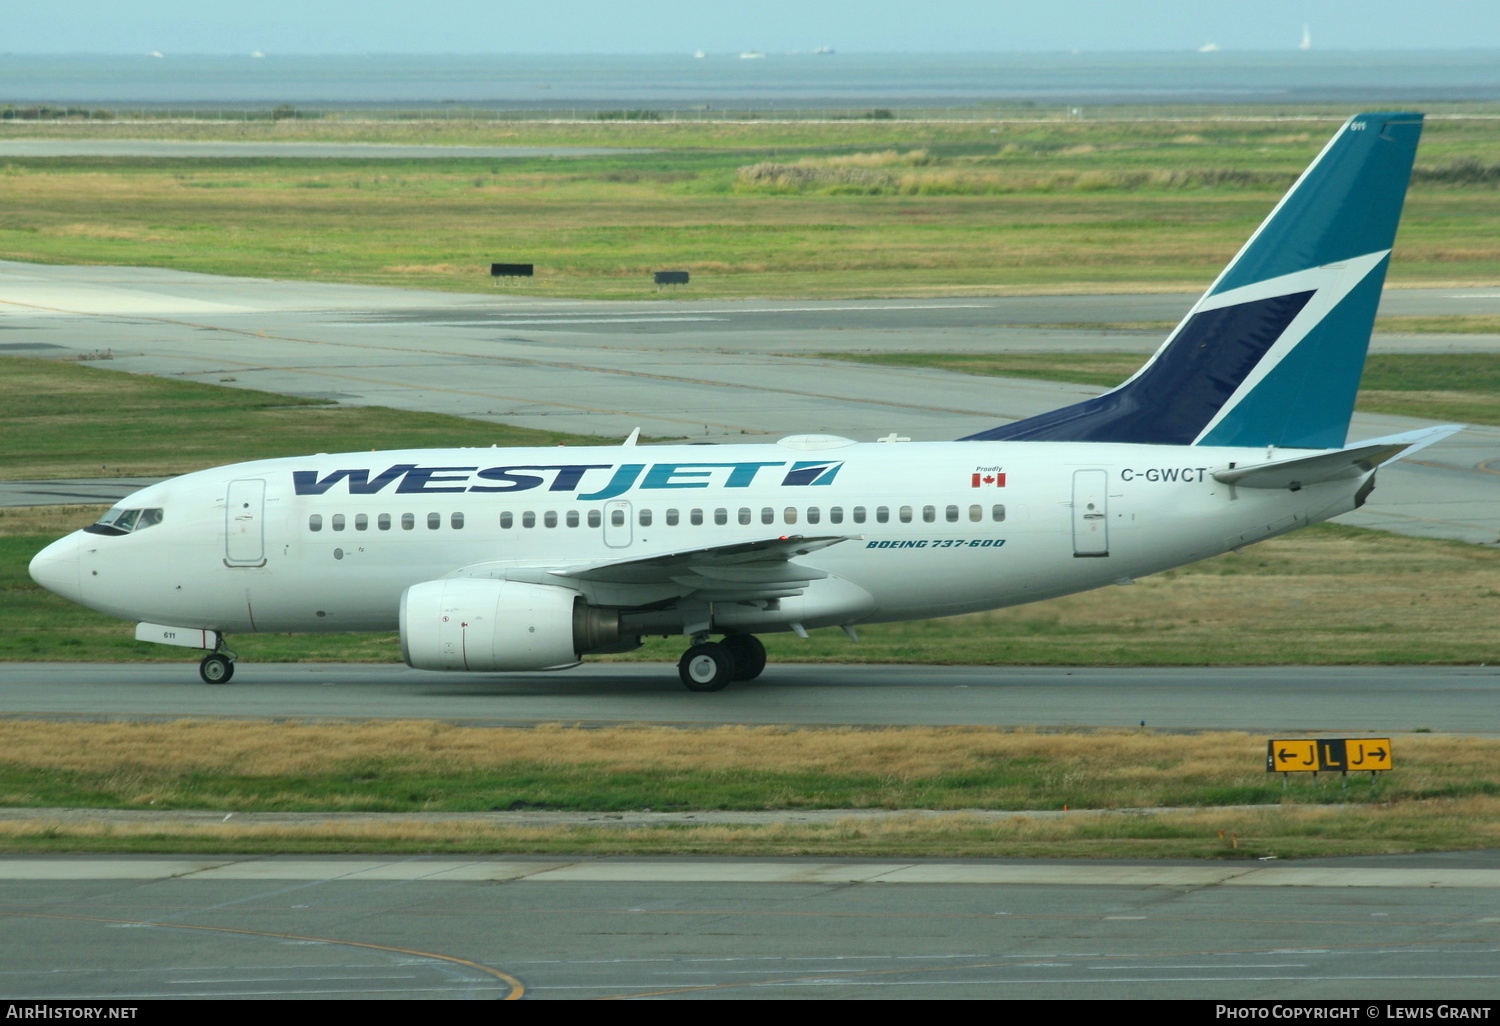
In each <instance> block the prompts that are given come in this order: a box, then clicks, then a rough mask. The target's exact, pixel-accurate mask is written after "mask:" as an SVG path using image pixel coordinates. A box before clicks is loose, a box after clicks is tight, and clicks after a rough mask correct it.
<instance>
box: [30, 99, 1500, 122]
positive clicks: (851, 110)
mask: <svg viewBox="0 0 1500 1026" xmlns="http://www.w3.org/2000/svg"><path fill="white" fill-rule="evenodd" d="M1407 106H1413V107H1415V108H1416V109H1421V110H1425V111H1426V112H1427V113H1428V115H1429V116H1430V117H1444V116H1448V117H1485V118H1493V117H1500V103H1494V102H1479V101H1470V102H1449V103H1430V102H1429V103H1419V104H1408V105H1407ZM1349 113H1350V108H1349V106H1348V104H1330V103H1316V104H1311V103H1308V104H1298V103H1259V104H1231V103H1217V104H1139V103H1136V104H1094V105H1087V104H1079V103H1059V104H1041V103H1027V102H1017V103H976V104H971V105H968V106H946V107H934V106H894V105H893V106H872V107H796V106H784V107H777V106H774V105H768V106H744V107H727V106H721V107H711V106H708V105H699V106H684V107H647V106H637V107H618V106H606V105H589V104H578V105H575V106H569V107H489V106H466V105H459V104H440V105H434V106H430V107H405V108H381V107H358V106H321V107H320V106H294V105H291V104H282V105H279V106H276V107H217V106H208V105H193V106H170V107H169V106H138V107H132V108H121V107H110V108H106V107H97V106H83V105H77V104H56V105H53V104H38V103H27V104H18V103H9V104H8V103H4V102H3V101H0V124H4V123H11V124H15V123H25V124H36V123H48V122H52V123H56V122H75V123H76V122H168V121H171V122H194V121H199V122H266V121H327V122H343V123H349V122H369V121H378V122H401V121H450V122H453V121H457V122H464V121H468V122H552V123H591V122H620V123H631V122H635V123H646V124H663V123H667V124H673V123H684V122H685V123H696V122H704V123H735V122H755V121H764V122H775V123H786V122H841V121H843V122H849V121H865V122H882V121H952V122H975V121H1054V122H1055V121H1118V120H1129V121H1168V120H1182V121H1211V120H1220V119H1234V120H1239V119H1266V118H1286V119H1308V120H1326V119H1343V118H1346V117H1348V116H1349Z"/></svg>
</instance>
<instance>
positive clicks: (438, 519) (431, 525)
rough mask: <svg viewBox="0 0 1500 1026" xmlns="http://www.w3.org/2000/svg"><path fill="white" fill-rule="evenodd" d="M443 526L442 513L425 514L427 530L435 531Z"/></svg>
mask: <svg viewBox="0 0 1500 1026" xmlns="http://www.w3.org/2000/svg"><path fill="white" fill-rule="evenodd" d="M442 526H443V515H442V514H441V513H429V514H427V530H429V531H436V530H437V529H438V528H440V527H442Z"/></svg>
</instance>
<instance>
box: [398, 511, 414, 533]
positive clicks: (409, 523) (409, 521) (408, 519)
mask: <svg viewBox="0 0 1500 1026" xmlns="http://www.w3.org/2000/svg"><path fill="white" fill-rule="evenodd" d="M416 526H417V518H416V517H414V516H412V515H411V514H410V513H403V514H401V530H403V531H410V530H411V529H412V528H413V527H416Z"/></svg>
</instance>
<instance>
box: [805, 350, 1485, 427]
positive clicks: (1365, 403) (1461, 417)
mask: <svg viewBox="0 0 1500 1026" xmlns="http://www.w3.org/2000/svg"><path fill="white" fill-rule="evenodd" d="M821 355H822V356H823V358H825V359H830V360H853V361H856V362H859V363H875V364H881V365H883V366H890V367H930V368H934V369H937V370H948V371H955V372H958V373H961V374H988V375H994V376H998V377H1012V378H1036V379H1041V380H1044V381H1072V382H1076V383H1078V384H1081V385H1096V386H1098V387H1100V388H1113V387H1114V386H1115V385H1118V384H1119V383H1120V382H1122V381H1124V380H1125V379H1126V378H1127V377H1129V376H1130V375H1131V374H1133V373H1135V371H1136V370H1137V369H1138V368H1139V367H1140V366H1141V364H1142V363H1143V362H1144V361H1143V358H1142V357H1141V356H1140V355H1139V354H1136V353H1046V354H1040V353H998V354H987V353H983V354H974V353H855V354H851V353H823V354H821ZM1355 408H1356V409H1359V410H1363V411H1365V412H1369V413H1391V414H1398V415H1400V416H1405V417H1422V418H1426V419H1429V420H1441V421H1451V422H1454V423H1462V424H1500V359H1497V358H1496V356H1495V354H1493V353H1422V354H1405V353H1399V354H1397V353H1389V354H1376V355H1373V356H1370V357H1369V358H1368V359H1366V361H1365V371H1364V377H1363V378H1361V379H1360V388H1359V395H1358V397H1357V398H1356V400H1355Z"/></svg>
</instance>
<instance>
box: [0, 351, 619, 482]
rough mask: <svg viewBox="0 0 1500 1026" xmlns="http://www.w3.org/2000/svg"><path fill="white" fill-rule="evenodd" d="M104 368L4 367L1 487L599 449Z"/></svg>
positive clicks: (472, 424)
mask: <svg viewBox="0 0 1500 1026" xmlns="http://www.w3.org/2000/svg"><path fill="white" fill-rule="evenodd" d="M108 366H109V364H108V362H107V361H105V362H101V363H98V364H80V363H60V362H57V361H52V360H33V359H25V358H21V357H4V358H3V359H0V370H3V373H4V382H5V383H4V396H5V401H4V403H3V404H0V480H9V481H24V480H31V479H36V478H58V477H109V476H119V477H158V476H167V475H171V474H181V473H186V472H188V471H192V470H201V469H203V468H204V467H212V466H218V465H221V464H225V463H234V462H239V461H243V460H251V459H271V458H275V457H281V456H305V455H307V454H308V453H309V452H314V451H322V452H350V451H356V450H361V449H365V450H368V449H405V448H422V447H446V446H466V445H472V446H489V445H502V446H504V445H558V444H564V443H566V444H597V442H598V441H599V440H598V439H596V438H587V437H583V436H578V435H569V434H564V433H561V432H551V431H535V430H530V429H527V428H516V427H510V426H508V425H504V424H491V423H487V422H484V421H476V420H470V419H467V418H464V417H448V416H444V415H442V414H436V413H409V412H399V413H398V412H397V411H394V410H389V409H385V408H383V407H361V406H337V405H334V404H333V403H330V402H325V401H322V400H317V399H302V398H294V397H290V396H283V395H276V394H274V393H271V392H259V391H255V390H252V389H240V388H226V387H222V386H218V385H206V384H200V383H197V382H191V381H174V380H170V379H166V378H158V377H153V376H150V375H145V374H121V373H116V372H111V371H108V370H105V369H103V368H107V367H108Z"/></svg>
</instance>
